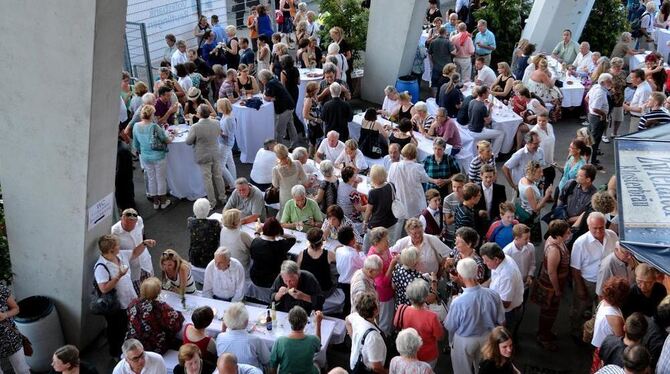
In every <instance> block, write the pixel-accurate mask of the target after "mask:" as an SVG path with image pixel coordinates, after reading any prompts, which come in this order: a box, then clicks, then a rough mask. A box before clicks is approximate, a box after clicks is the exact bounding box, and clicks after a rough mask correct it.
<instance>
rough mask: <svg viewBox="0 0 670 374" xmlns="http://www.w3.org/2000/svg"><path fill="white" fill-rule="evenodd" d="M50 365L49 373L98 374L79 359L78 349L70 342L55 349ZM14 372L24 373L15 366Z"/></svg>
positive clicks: (93, 367) (92, 367) (93, 368)
mask: <svg viewBox="0 0 670 374" xmlns="http://www.w3.org/2000/svg"><path fill="white" fill-rule="evenodd" d="M51 367H52V368H53V370H52V371H51V372H50V374H51V373H62V374H98V370H97V369H96V368H95V366H92V365H89V364H87V363H85V362H82V361H81V360H79V349H77V347H75V346H74V345H70V344H68V345H64V346H62V347H60V348H58V349H56V351H55V352H54V354H53V356H52V358H51ZM26 369H27V366H26ZM14 372H16V373H24V372H23V371H20V370H17V368H16V367H14ZM25 373H29V371H25Z"/></svg>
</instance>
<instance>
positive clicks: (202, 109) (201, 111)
mask: <svg viewBox="0 0 670 374" xmlns="http://www.w3.org/2000/svg"><path fill="white" fill-rule="evenodd" d="M210 114H212V111H211V110H210V109H209V106H208V105H207V104H200V105H198V117H200V118H202V119H205V118H209V115H210Z"/></svg>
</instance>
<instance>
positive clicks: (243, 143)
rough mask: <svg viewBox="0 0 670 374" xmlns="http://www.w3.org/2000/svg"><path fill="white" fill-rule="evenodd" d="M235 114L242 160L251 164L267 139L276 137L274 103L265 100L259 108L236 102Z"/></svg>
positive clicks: (237, 139) (236, 136) (236, 134)
mask: <svg viewBox="0 0 670 374" xmlns="http://www.w3.org/2000/svg"><path fill="white" fill-rule="evenodd" d="M233 114H234V115H235V118H236V119H237V131H236V132H235V139H236V141H237V146H238V147H239V148H240V152H241V154H240V161H241V162H243V163H246V164H251V163H253V162H254V158H255V157H256V152H258V150H259V149H261V148H262V147H263V142H264V141H265V139H269V138H274V137H275V130H274V128H275V109H274V103H272V102H263V105H262V106H261V107H260V109H259V110H256V109H253V108H247V107H245V106H242V105H240V104H239V103H235V104H233Z"/></svg>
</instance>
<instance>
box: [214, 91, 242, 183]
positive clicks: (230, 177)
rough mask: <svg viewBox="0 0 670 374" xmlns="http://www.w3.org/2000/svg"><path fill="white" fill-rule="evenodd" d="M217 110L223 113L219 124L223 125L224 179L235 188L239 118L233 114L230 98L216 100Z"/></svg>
mask: <svg viewBox="0 0 670 374" xmlns="http://www.w3.org/2000/svg"><path fill="white" fill-rule="evenodd" d="M216 111H217V112H219V113H220V114H221V120H220V122H219V126H221V137H220V140H219V142H220V143H221V166H223V170H222V174H223V180H224V181H226V185H227V186H228V187H229V188H234V186H235V179H237V169H236V168H235V159H233V146H234V145H235V132H236V131H237V129H236V128H237V120H236V119H235V116H234V115H233V105H232V104H231V102H230V100H228V99H219V100H217V102H216Z"/></svg>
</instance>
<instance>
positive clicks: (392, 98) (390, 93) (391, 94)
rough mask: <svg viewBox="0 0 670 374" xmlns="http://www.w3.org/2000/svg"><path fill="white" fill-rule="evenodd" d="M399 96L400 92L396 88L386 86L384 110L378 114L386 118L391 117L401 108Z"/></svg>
mask: <svg viewBox="0 0 670 374" xmlns="http://www.w3.org/2000/svg"><path fill="white" fill-rule="evenodd" d="M398 95H399V94H398V90H396V88H395V87H393V86H386V88H384V102H383V103H382V108H381V109H380V110H378V111H377V113H378V114H381V115H382V117H384V118H389V117H391V115H393V113H395V112H396V111H397V110H398V108H399V107H400V97H399V96H398Z"/></svg>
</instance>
